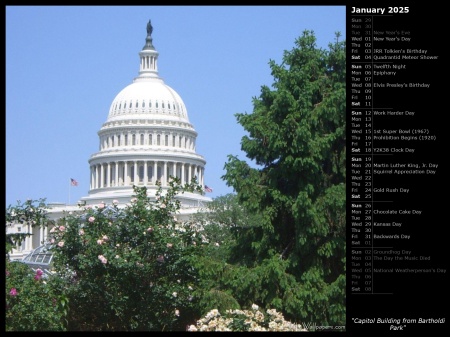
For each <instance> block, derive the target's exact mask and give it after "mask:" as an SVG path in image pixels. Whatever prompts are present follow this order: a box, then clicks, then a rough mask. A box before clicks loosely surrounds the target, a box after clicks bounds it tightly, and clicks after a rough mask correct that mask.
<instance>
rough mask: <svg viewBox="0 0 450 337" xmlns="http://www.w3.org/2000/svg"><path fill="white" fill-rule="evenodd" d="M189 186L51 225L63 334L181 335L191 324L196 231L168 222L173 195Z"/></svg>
mask: <svg viewBox="0 0 450 337" xmlns="http://www.w3.org/2000/svg"><path fill="white" fill-rule="evenodd" d="M194 188H195V186H194V184H190V185H185V186H184V187H182V186H180V185H179V182H178V181H177V180H176V179H172V181H171V182H170V188H169V189H168V190H165V191H163V190H162V188H161V187H159V189H158V191H157V192H156V200H151V199H150V198H148V197H147V190H146V188H145V187H143V188H139V187H135V194H136V197H134V198H133V199H132V202H131V203H130V205H128V206H126V207H125V208H123V209H120V208H119V205H118V203H117V202H113V204H112V205H106V206H105V205H104V204H103V203H102V204H101V205H99V206H93V207H90V208H86V209H84V211H83V212H82V214H81V216H80V215H79V214H78V215H77V214H69V215H67V216H66V217H65V218H64V219H63V220H62V222H61V226H62V225H63V226H64V229H63V230H61V226H56V227H54V230H53V232H52V233H51V234H52V235H53V237H52V239H53V240H54V242H55V246H54V247H53V251H54V259H53V263H54V266H55V270H56V271H57V273H58V275H59V276H60V277H62V278H63V279H65V280H66V281H67V287H68V288H67V292H68V296H69V298H70V309H71V310H70V312H69V315H70V317H69V318H70V319H69V323H70V325H69V330H110V331H132V330H134V331H136V330H145V331H149V330H157V331H164V330H184V329H185V326H186V324H187V323H188V322H192V320H193V317H194V313H193V312H194V311H195V310H196V308H195V303H196V302H195V295H194V292H195V289H196V287H197V285H198V280H197V279H198V272H197V270H196V269H195V268H194V264H193V263H192V261H193V259H195V258H196V256H199V255H201V254H202V242H201V238H200V237H199V235H198V234H197V231H196V228H195V226H191V225H189V224H184V223H179V222H177V220H176V218H175V217H174V215H175V213H176V212H177V211H178V209H179V208H180V203H179V201H178V200H176V198H175V195H176V194H177V193H179V192H183V191H185V190H191V191H192V190H194Z"/></svg>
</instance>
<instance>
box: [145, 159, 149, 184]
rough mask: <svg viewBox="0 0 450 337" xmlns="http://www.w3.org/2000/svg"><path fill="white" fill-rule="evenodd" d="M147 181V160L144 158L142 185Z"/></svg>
mask: <svg viewBox="0 0 450 337" xmlns="http://www.w3.org/2000/svg"><path fill="white" fill-rule="evenodd" d="M147 183H148V169H147V161H146V160H144V186H146V185H147Z"/></svg>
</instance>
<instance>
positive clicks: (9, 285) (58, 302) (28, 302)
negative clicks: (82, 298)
mask: <svg viewBox="0 0 450 337" xmlns="http://www.w3.org/2000/svg"><path fill="white" fill-rule="evenodd" d="M62 294H63V292H62V282H61V280H60V279H59V278H56V277H53V276H50V277H48V278H43V273H42V271H41V270H40V269H38V270H37V272H36V273H34V272H33V271H32V270H31V268H29V267H28V266H27V265H25V264H24V263H22V262H20V261H12V262H10V261H8V260H7V261H6V288H5V296H6V309H5V327H6V331H65V330H66V328H65V323H66V322H67V321H66V319H65V318H66V314H67V310H66V309H67V299H66V298H65V296H64V295H62Z"/></svg>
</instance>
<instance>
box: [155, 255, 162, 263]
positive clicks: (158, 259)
mask: <svg viewBox="0 0 450 337" xmlns="http://www.w3.org/2000/svg"><path fill="white" fill-rule="evenodd" d="M156 261H158V262H161V263H162V262H164V256H162V255H158V257H157V258H156Z"/></svg>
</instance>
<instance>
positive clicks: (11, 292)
mask: <svg viewBox="0 0 450 337" xmlns="http://www.w3.org/2000/svg"><path fill="white" fill-rule="evenodd" d="M9 294H10V295H11V296H16V295H17V289H16V288H11V290H10V291H9Z"/></svg>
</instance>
